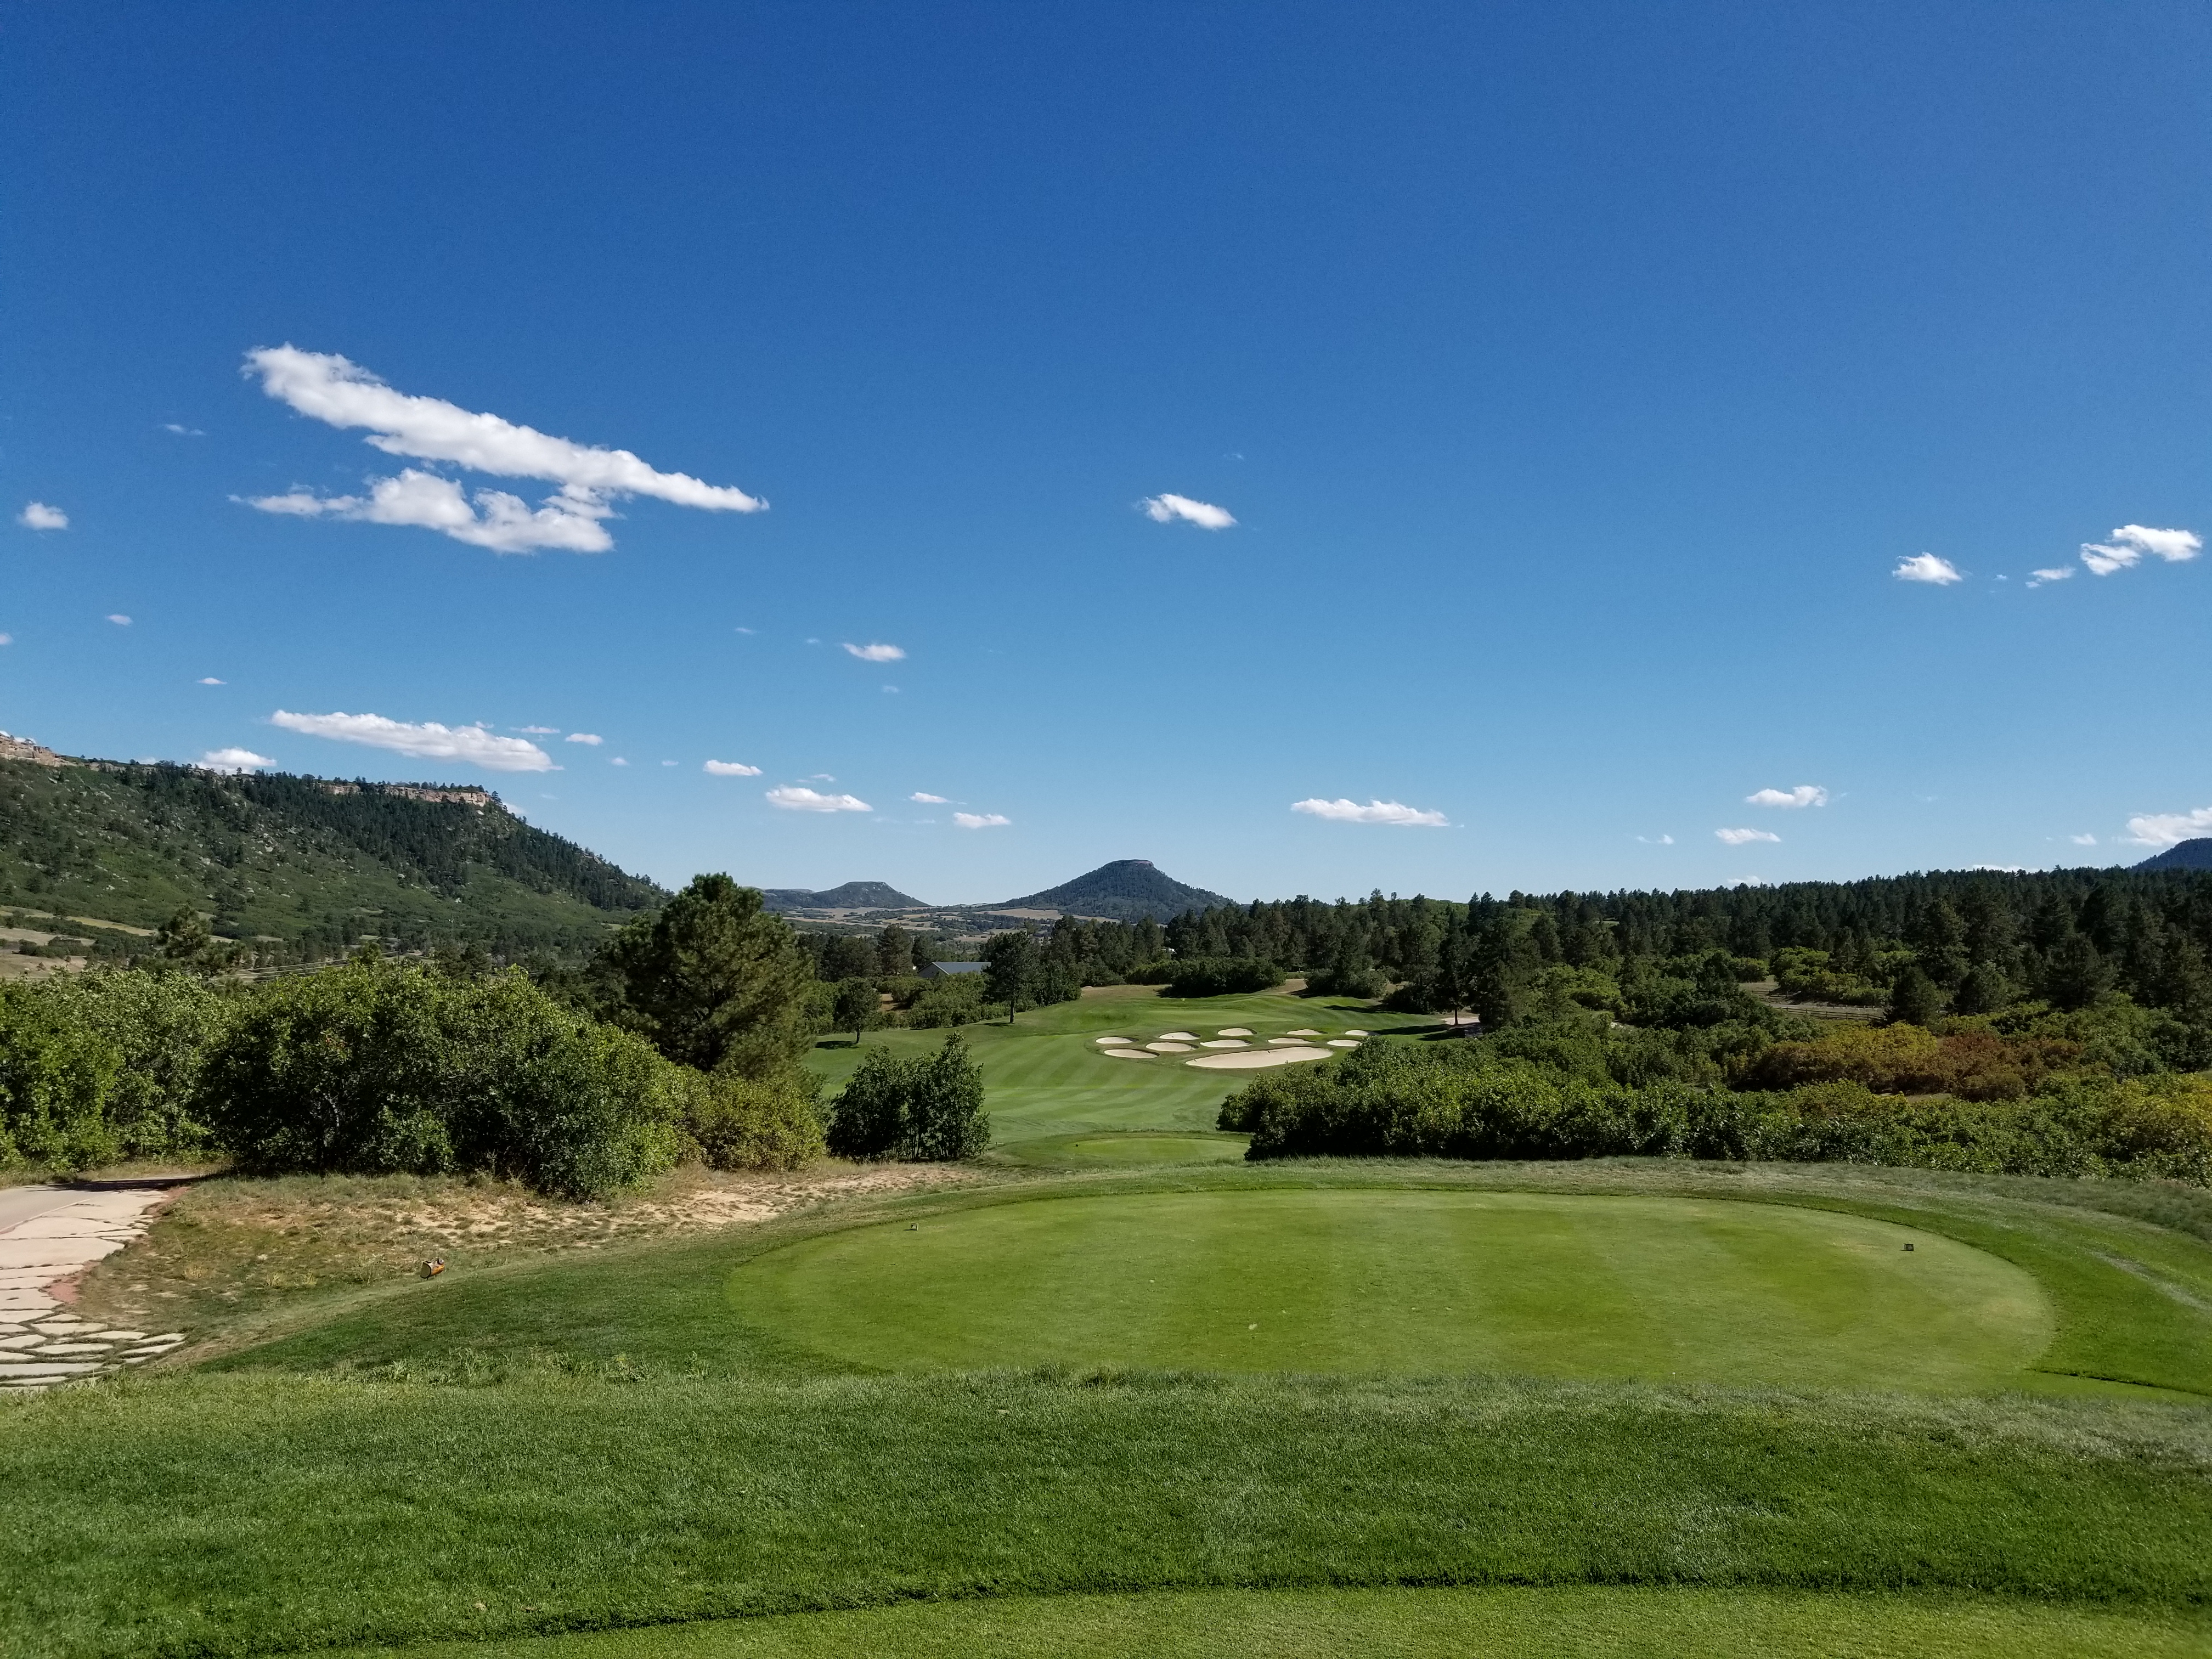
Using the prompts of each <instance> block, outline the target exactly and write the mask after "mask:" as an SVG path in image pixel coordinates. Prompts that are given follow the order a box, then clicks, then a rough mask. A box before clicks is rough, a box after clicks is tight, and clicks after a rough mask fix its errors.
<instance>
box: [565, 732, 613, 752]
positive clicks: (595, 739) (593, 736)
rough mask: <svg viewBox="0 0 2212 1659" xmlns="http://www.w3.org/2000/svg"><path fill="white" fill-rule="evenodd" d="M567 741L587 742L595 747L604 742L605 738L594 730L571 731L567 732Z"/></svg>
mask: <svg viewBox="0 0 2212 1659" xmlns="http://www.w3.org/2000/svg"><path fill="white" fill-rule="evenodd" d="M568 741H569V742H570V743H588V744H591V745H592V748H594V749H597V748H598V747H599V745H600V744H603V743H605V741H606V739H605V738H603V737H601V736H600V735H599V733H598V732H570V733H569V734H568Z"/></svg>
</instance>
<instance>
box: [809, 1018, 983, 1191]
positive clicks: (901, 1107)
mask: <svg viewBox="0 0 2212 1659" xmlns="http://www.w3.org/2000/svg"><path fill="white" fill-rule="evenodd" d="M828 1138H829V1150H830V1151H831V1152H835V1153H836V1155H837V1156H838V1157H840V1158H905V1159H909V1160H913V1161H915V1162H951V1161H956V1160H957V1159H960V1158H974V1157H976V1156H977V1155H979V1154H980V1153H981V1152H982V1151H983V1149H984V1148H985V1147H986V1146H989V1145H990V1143H991V1120H990V1117H989V1115H987V1113H986V1112H985V1111H984V1109H983V1073H982V1071H981V1068H980V1067H978V1066H976V1064H975V1060H974V1058H973V1057H972V1056H971V1055H970V1054H969V1052H968V1044H967V1042H966V1041H965V1040H964V1039H963V1037H962V1036H960V1034H959V1033H958V1032H957V1031H955V1032H953V1033H952V1034H951V1036H947V1037H946V1038H945V1046H944V1047H943V1048H939V1050H938V1051H937V1052H936V1053H935V1054H932V1055H929V1056H927V1058H916V1059H913V1060H898V1059H895V1058H893V1057H892V1055H891V1054H890V1052H889V1051H888V1050H886V1049H883V1048H871V1049H870V1050H869V1051H868V1052H867V1053H866V1054H864V1055H862V1056H861V1059H860V1066H859V1068H858V1069H857V1070H855V1071H854V1073H853V1075H852V1076H851V1078H850V1079H848V1080H847V1082H846V1084H845V1087H844V1089H843V1090H842V1091H841V1092H840V1093H839V1095H838V1097H837V1099H836V1105H835V1108H834V1109H833V1111H832V1113H831V1115H830V1119H829V1137H828Z"/></svg>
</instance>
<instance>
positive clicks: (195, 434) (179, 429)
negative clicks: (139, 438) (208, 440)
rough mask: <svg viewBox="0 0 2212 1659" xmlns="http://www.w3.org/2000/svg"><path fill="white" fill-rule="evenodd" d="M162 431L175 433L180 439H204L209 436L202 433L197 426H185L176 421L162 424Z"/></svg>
mask: <svg viewBox="0 0 2212 1659" xmlns="http://www.w3.org/2000/svg"><path fill="white" fill-rule="evenodd" d="M161 430H162V431H164V432H173V433H175V434H176V435H178V436H179V438H204V437H206V436H207V434H206V433H204V432H203V431H201V430H200V429H199V428H197V427H196V426H184V425H180V424H179V422H175V421H164V422H161Z"/></svg>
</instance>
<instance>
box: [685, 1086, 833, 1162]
mask: <svg viewBox="0 0 2212 1659" xmlns="http://www.w3.org/2000/svg"><path fill="white" fill-rule="evenodd" d="M676 1088H677V1092H678V1097H679V1098H680V1099H681V1101H682V1103H683V1119H682V1124H683V1129H684V1134H685V1135H686V1136H688V1137H689V1138H690V1141H691V1143H692V1145H693V1146H696V1148H697V1149H698V1155H699V1158H700V1161H701V1162H702V1163H704V1164H707V1165H708V1167H709V1168H712V1169H716V1170H795V1169H798V1168H799V1166H800V1165H802V1164H805V1163H807V1162H809V1161H810V1160H811V1159H813V1158H819V1157H821V1155H822V1152H823V1140H822V1118H821V1114H820V1112H819V1111H818V1109H817V1107H816V1103H815V1102H816V1097H817V1092H818V1089H819V1085H817V1083H816V1082H815V1081H814V1080H813V1079H811V1078H809V1077H807V1076H805V1074H804V1073H790V1074H787V1075H785V1076H782V1077H778V1078H772V1079H767V1080H765V1081H757V1080H754V1079H748V1078H739V1077H732V1076H730V1075H729V1074H727V1073H720V1074H718V1075H714V1076H709V1075H708V1074H707V1073H704V1072H695V1071H692V1070H690V1068H689V1067H685V1068H684V1069H683V1070H681V1071H680V1072H679V1073H678V1076H677V1079H676Z"/></svg>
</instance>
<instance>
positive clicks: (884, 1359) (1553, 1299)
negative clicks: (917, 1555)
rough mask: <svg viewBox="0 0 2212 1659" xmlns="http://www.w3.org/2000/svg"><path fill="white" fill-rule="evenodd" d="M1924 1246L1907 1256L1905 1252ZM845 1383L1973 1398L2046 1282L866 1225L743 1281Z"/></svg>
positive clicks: (1845, 1241)
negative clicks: (885, 1375)
mask: <svg viewBox="0 0 2212 1659" xmlns="http://www.w3.org/2000/svg"><path fill="white" fill-rule="evenodd" d="M1907 1243H1910V1244H1911V1245H1913V1247H1914V1248H1913V1249H1910V1250H1907V1249H1904V1248H1903V1247H1904V1246H1905V1244H1907ZM728 1295H729V1297H730V1301H731V1304H732V1307H733V1308H734V1309H735V1310H736V1311H737V1312H738V1314H739V1316H741V1317H742V1318H744V1320H745V1321H746V1322H748V1323H750V1324H754V1325H757V1326H758V1327H759V1328H763V1329H764V1330H767V1331H769V1332H770V1333H772V1334H774V1335H775V1337H776V1338H778V1339H779V1340H782V1341H785V1342H789V1343H792V1344H794V1345H796V1346H799V1348H802V1349H804V1350H805V1351H808V1352H812V1353H815V1354H817V1355H819V1356H821V1357H822V1358H826V1359H829V1360H830V1361H832V1362H833V1363H839V1364H855V1365H861V1366H866V1367H870V1368H881V1369H884V1370H927V1369H936V1368H945V1369H972V1368H981V1367H990V1366H1006V1365H1016V1366H1019V1365H1037V1364H1068V1365H1078V1366H1129V1367H1158V1368H1162V1369H1171V1370H1173V1369H1187V1368H1196V1369H1206V1370H1230V1371H1261V1370H1290V1371H1321V1372H1326V1371H1339V1372H1376V1371H1381V1372H1400V1373H1433V1372H1457V1371H1474V1372H1489V1373H1514V1374H1522V1375H1530V1376H1562V1377H1564V1376H1580V1377H1642V1378H1647V1379H1651V1380H1659V1381H1672V1382H1689V1381H1705V1382H1720V1383H1766V1384H1780V1385H1785V1386H1802V1387H1835V1388H1898V1389H1933V1390H1945V1391H1948V1390H1973V1389H1987V1388H1993V1387H1998V1386H2002V1385H2003V1384H2005V1383H2008V1382H2009V1381H2010V1380H2012V1379H2014V1378H2016V1377H2017V1376H2019V1375H2020V1374H2021V1372H2022V1371H2023V1370H2026V1369H2027V1367H2028V1366H2029V1365H2031V1364H2033V1362H2034V1361H2035V1359H2036V1358H2037V1356H2038V1355H2039V1354H2040V1353H2041V1352H2042V1351H2043V1349H2044V1348H2045V1346H2047V1345H2048V1344H2049V1342H2050V1340H2051V1335H2052V1332H2053V1320H2052V1316H2051V1310H2050V1307H2049V1305H2048V1304H2047V1302H2046V1300H2045V1297H2044V1295H2043V1292H2042V1291H2041V1290H2040V1289H2039V1287H2038V1286H2037V1285H2036V1283H2035V1281H2034V1280H2033V1278H2032V1277H2031V1276H2030V1275H2029V1274H2027V1273H2026V1272H2024V1271H2022V1270H2021V1268H2019V1267H2014V1266H2013V1265H2011V1264H2010V1263H2008V1262H2005V1261H2000V1260H1999V1259H1997V1258H1996V1256H1993V1255H1989V1254H1987V1253H1985V1252H1984V1251H1981V1250H1978V1249H1973V1248H1972V1247H1971V1246H1969V1245H1966V1244H1962V1243H1958V1242H1957V1241H1955V1240H1952V1239H1947V1238H1943V1237H1938V1236H1936V1235H1934V1234H1930V1233H1924V1232H1917V1231H1912V1230H1910V1229H1907V1228H1904V1227H1899V1226H1895V1225H1891V1224H1889V1223H1887V1222H1881V1221H1874V1220H1869V1219H1867V1218H1863V1217H1859V1216H1852V1215H1845V1214H1840V1213H1837V1212H1831V1211H1826V1210H1813V1209H1801V1208H1796V1207H1793V1206H1779V1205H1759V1204H1740V1203H1729V1202H1724V1201H1713V1200H1698V1199H1669V1198H1629V1197H1621V1198H1598V1197H1575V1196H1564V1195H1558V1194H1536V1193H1512V1192H1503V1193H1465V1192H1421V1191H1416V1192H1404V1191H1399V1192H1379V1191H1359V1190H1352V1191H1344V1190H1338V1191H1328V1192H1311V1191H1306V1192H1299V1191H1291V1192H1201V1193H1150V1194H1127V1195H1121V1196H1113V1197H1089V1198H1070V1199H1057V1200H1034V1201H1029V1202H1024V1203H1017V1204H1005V1205H998V1206H989V1207H985V1208H978V1209H973V1210H963V1211H959V1212H953V1213H951V1214H946V1215H942V1216H938V1217H933V1218H929V1219H927V1221H924V1222H923V1223H921V1225H919V1227H917V1228H914V1229H908V1228H907V1227H903V1226H899V1225H890V1226H876V1227H862V1228H854V1229H852V1230H849V1231H843V1232H838V1233H831V1234H827V1235H824V1236H822V1237H816V1238H812V1239H808V1240H805V1241H803V1242H801V1243H795V1244H793V1245H790V1246H787V1247H786V1248H784V1249H779V1250H774V1251H770V1252H769V1253H768V1254H766V1255H762V1256H760V1257H758V1258H757V1259H756V1260H754V1261H751V1262H749V1263H747V1264H746V1265H745V1266H744V1267H741V1268H739V1269H738V1271H737V1272H736V1273H733V1274H732V1276H731V1279H730V1283H729V1289H728Z"/></svg>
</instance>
